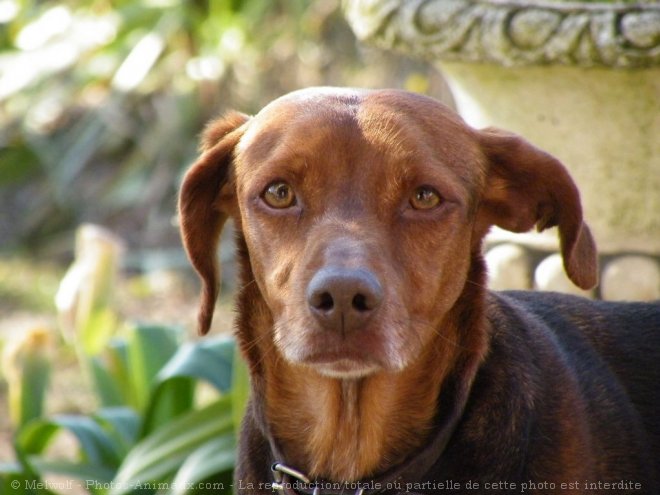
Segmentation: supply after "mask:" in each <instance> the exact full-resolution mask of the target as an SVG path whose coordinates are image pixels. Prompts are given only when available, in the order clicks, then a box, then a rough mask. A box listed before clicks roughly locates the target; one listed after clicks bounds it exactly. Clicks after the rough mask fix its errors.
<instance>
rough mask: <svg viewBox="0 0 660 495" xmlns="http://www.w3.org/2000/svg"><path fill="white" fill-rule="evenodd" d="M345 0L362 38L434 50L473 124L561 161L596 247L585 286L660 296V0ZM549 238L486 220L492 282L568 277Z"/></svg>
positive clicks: (419, 53)
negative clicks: (591, 280)
mask: <svg viewBox="0 0 660 495" xmlns="http://www.w3.org/2000/svg"><path fill="white" fill-rule="evenodd" d="M343 8H344V12H345V14H346V17H347V19H348V21H349V23H350V24H351V26H352V28H353V30H354V32H355V34H356V35H357V37H358V38H359V39H360V40H362V41H364V42H367V43H371V44H374V45H377V46H379V47H383V48H386V49H392V50H397V51H400V52H404V53H407V54H410V55H413V56H416V57H421V58H425V59H427V60H429V61H431V62H432V63H434V64H436V65H437V66H438V67H439V69H440V70H441V71H442V73H443V74H444V75H445V77H446V79H447V82H448V83H449V86H450V88H451V90H452V93H453V96H454V99H455V102H456V106H457V109H458V111H459V113H460V114H461V115H462V116H463V118H464V119H465V120H466V121H467V122H468V123H469V124H470V125H472V126H474V127H486V126H497V127H501V128H504V129H507V130H510V131H513V132H517V133H518V134H521V135H523V136H525V137H526V138H527V139H528V140H529V141H531V142H533V143H534V144H536V145H537V146H538V147H540V148H542V149H545V150H547V151H548V152H550V153H552V154H553V155H555V156H556V157H557V158H559V159H560V160H561V161H562V162H563V163H564V164H565V165H566V166H567V167H568V169H569V170H570V171H571V174H572V175H573V177H574V179H575V181H576V182H577V184H578V187H579V188H580V191H581V194H582V201H583V205H584V209H585V218H586V220H587V222H588V223H589V225H590V226H591V228H592V231H593V232H594V236H595V238H596V241H597V243H598V247H599V251H600V253H601V266H602V267H603V269H602V272H601V284H600V287H599V288H598V289H597V290H596V291H595V292H593V293H592V294H590V295H594V296H598V297H604V298H606V299H654V298H660V2H657V1H655V2H650V1H647V2H635V3H629V2H625V1H624V2H613V3H609V2H591V1H589V2H565V1H562V0H531V1H520V0H344V5H343ZM510 242H513V243H514V245H506V246H504V247H502V246H501V245H500V244H502V243H510ZM556 242H557V241H556V235H553V234H552V233H551V234H541V235H538V234H535V235H532V234H529V235H523V236H516V237H513V236H510V235H508V234H506V233H503V232H494V233H493V234H491V237H490V238H489V240H488V245H489V246H494V247H497V248H499V249H498V250H494V251H493V253H491V252H490V251H489V252H488V253H487V261H488V262H489V266H490V267H491V278H492V280H493V285H494V286H495V287H497V288H529V287H532V286H533V285H536V286H537V287H539V288H551V289H559V290H566V291H571V290H572V289H571V288H570V287H571V286H570V285H569V284H568V283H567V282H566V279H565V278H563V275H562V273H561V263H560V262H559V260H557V259H556V255H554V254H553V255H550V256H549V257H548V254H549V251H552V250H554V249H555V248H556ZM546 257H547V259H544V258H546Z"/></svg>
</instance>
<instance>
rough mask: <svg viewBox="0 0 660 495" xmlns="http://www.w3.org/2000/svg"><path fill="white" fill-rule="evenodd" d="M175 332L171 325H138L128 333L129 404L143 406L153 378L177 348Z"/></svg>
mask: <svg viewBox="0 0 660 495" xmlns="http://www.w3.org/2000/svg"><path fill="white" fill-rule="evenodd" d="M178 340H179V339H178V332H177V331H176V330H175V329H174V328H171V327H163V326H148V325H139V326H137V327H135V328H133V329H132V330H131V332H130V333H129V336H128V362H129V373H130V377H129V380H128V381H127V382H124V383H123V384H122V385H123V386H126V385H127V384H128V385H129V386H130V388H131V391H132V394H133V396H132V404H134V405H135V406H136V407H137V408H138V409H139V410H144V408H145V407H146V406H147V401H148V399H149V396H150V393H151V388H152V386H153V383H154V379H155V377H156V375H157V374H158V372H159V371H160V369H161V368H162V367H163V366H164V365H165V363H167V361H168V360H169V359H170V358H171V357H172V355H173V354H174V353H175V352H176V350H177V348H178V347H179V342H178Z"/></svg>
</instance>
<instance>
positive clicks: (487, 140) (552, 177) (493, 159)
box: [476, 128, 598, 289]
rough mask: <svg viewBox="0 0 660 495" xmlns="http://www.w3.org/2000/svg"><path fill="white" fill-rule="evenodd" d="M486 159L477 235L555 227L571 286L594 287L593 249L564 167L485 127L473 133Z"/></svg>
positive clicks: (595, 264)
mask: <svg viewBox="0 0 660 495" xmlns="http://www.w3.org/2000/svg"><path fill="white" fill-rule="evenodd" d="M478 139H479V142H480V144H481V149H482V150H483V152H484V154H485V156H486V158H487V167H488V170H487V179H486V187H485V190H484V193H483V195H482V197H481V200H480V206H479V211H478V214H477V224H476V231H477V233H479V234H480V235H482V234H484V233H485V232H486V231H487V229H488V228H489V227H490V226H492V225H497V226H498V227H501V228H503V229H506V230H509V231H511V232H526V231H528V230H530V229H531V228H532V227H534V226H536V228H537V230H538V231H539V232H540V231H542V230H544V229H546V228H549V227H554V226H557V227H558V228H559V238H560V246H561V254H562V257H563V259H564V269H565V270H566V273H567V274H568V277H569V278H570V279H571V280H572V281H573V283H574V284H575V285H577V286H578V287H580V288H582V289H590V288H592V287H594V286H595V285H596V284H597V282H598V261H597V255H596V246H595V243H594V240H593V237H592V236H591V232H590V231H589V227H587V225H586V224H585V223H584V222H583V221H582V207H581V205H580V195H579V193H578V190H577V187H576V186H575V184H574V182H573V180H572V179H571V177H570V175H569V174H568V171H567V170H566V168H564V166H563V165H562V164H561V163H560V162H559V160H557V159H556V158H554V157H552V156H551V155H549V154H547V153H545V152H544V151H541V150H540V149H538V148H536V147H534V146H532V145H531V144H530V143H528V142H527V141H525V140H524V139H523V138H521V137H519V136H516V135H514V134H510V133H506V132H504V131H501V130H498V129H494V128H488V129H484V130H482V131H480V132H479V133H478Z"/></svg>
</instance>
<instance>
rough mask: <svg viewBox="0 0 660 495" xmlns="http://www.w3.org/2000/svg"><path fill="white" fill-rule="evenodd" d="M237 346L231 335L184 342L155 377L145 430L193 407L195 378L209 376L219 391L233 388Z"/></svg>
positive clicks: (144, 432)
mask: <svg viewBox="0 0 660 495" xmlns="http://www.w3.org/2000/svg"><path fill="white" fill-rule="evenodd" d="M234 347H235V345H234V340H233V339H232V338H230V337H220V338H215V339H209V340H203V341H199V342H195V343H186V344H183V345H182V346H181V347H180V348H179V350H178V351H177V352H176V354H175V355H174V356H172V358H171V359H170V360H169V362H168V363H167V364H166V365H165V367H164V368H163V369H161V370H160V372H159V373H158V375H157V376H156V378H155V380H154V383H155V388H154V390H153V393H152V394H151V398H150V401H149V405H148V406H147V409H146V413H145V418H144V424H143V428H142V431H143V434H144V435H146V434H148V433H149V432H151V431H153V430H154V429H155V428H156V427H158V426H159V425H161V424H164V423H165V422H167V421H169V420H171V419H173V418H175V417H176V416H178V415H179V414H182V413H183V412H185V411H187V410H189V409H191V408H192V405H193V393H194V382H193V379H198V380H205V381H207V382H210V383H211V384H213V385H214V386H215V387H216V388H217V389H218V390H219V391H221V392H229V390H230V386H231V380H232V379H231V375H232V361H233V354H234Z"/></svg>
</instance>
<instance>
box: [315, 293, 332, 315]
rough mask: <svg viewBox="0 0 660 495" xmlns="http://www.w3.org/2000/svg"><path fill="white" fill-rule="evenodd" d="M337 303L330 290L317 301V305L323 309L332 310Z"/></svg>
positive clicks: (317, 307)
mask: <svg viewBox="0 0 660 495" xmlns="http://www.w3.org/2000/svg"><path fill="white" fill-rule="evenodd" d="M334 305H335V301H334V300H333V299H332V296H331V295H330V293H329V292H323V293H322V294H321V295H320V296H319V297H318V300H317V301H316V304H315V307H316V309H319V310H321V311H330V310H331V309H332V308H333V307H334Z"/></svg>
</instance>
